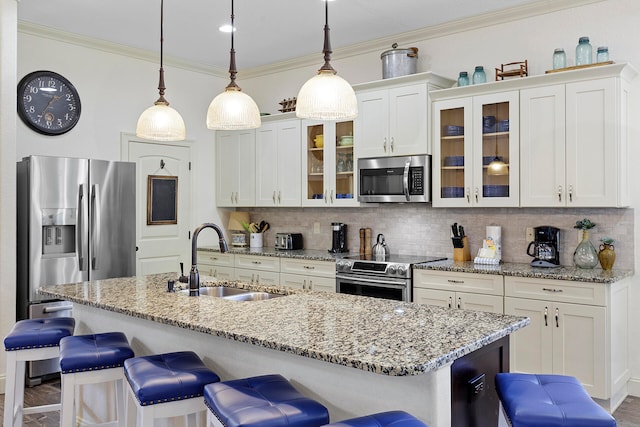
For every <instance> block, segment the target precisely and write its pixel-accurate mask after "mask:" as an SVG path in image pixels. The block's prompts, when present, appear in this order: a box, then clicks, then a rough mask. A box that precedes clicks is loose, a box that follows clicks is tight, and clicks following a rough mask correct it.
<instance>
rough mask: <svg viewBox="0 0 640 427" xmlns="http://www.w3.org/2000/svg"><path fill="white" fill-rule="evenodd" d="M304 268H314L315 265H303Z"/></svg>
mask: <svg viewBox="0 0 640 427" xmlns="http://www.w3.org/2000/svg"><path fill="white" fill-rule="evenodd" d="M304 268H305V269H307V270H315V267H314V266H312V265H305V266H304Z"/></svg>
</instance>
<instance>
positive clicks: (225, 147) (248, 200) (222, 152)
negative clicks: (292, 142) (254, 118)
mask: <svg viewBox="0 0 640 427" xmlns="http://www.w3.org/2000/svg"><path fill="white" fill-rule="evenodd" d="M255 135H256V134H255V130H253V129H251V130H243V131H218V132H216V204H217V206H219V207H240V206H254V205H255V202H256V175H255V173H256V172H255V161H256V147H255Z"/></svg>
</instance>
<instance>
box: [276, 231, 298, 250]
mask: <svg viewBox="0 0 640 427" xmlns="http://www.w3.org/2000/svg"><path fill="white" fill-rule="evenodd" d="M275 247H276V249H280V250H294V249H302V233H276V244H275Z"/></svg>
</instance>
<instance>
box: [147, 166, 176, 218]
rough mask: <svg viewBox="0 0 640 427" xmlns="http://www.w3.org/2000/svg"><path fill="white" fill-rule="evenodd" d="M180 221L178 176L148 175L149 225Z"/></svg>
mask: <svg viewBox="0 0 640 427" xmlns="http://www.w3.org/2000/svg"><path fill="white" fill-rule="evenodd" d="M177 223H178V177H177V176H166V175H149V176H148V177H147V225H165V224H177Z"/></svg>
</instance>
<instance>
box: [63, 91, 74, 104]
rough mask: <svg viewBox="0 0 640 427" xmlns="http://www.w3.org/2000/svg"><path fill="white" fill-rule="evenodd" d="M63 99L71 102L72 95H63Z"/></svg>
mask: <svg viewBox="0 0 640 427" xmlns="http://www.w3.org/2000/svg"><path fill="white" fill-rule="evenodd" d="M64 98H65V99H66V101H67V102H71V101H72V100H73V95H71V94H70V93H67V94H65V96H64Z"/></svg>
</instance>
